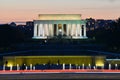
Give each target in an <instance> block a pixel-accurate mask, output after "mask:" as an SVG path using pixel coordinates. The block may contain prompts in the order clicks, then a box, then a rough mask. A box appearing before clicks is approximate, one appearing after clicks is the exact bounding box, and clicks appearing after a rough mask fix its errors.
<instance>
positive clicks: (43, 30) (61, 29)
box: [33, 14, 87, 39]
mask: <svg viewBox="0 0 120 80" xmlns="http://www.w3.org/2000/svg"><path fill="white" fill-rule="evenodd" d="M33 34H34V35H33V39H47V38H54V37H57V36H62V37H64V38H67V39H71V38H72V39H86V38H87V36H86V21H85V20H82V19H81V14H39V15H38V20H34V33H33Z"/></svg>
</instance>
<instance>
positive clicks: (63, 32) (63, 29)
mask: <svg viewBox="0 0 120 80" xmlns="http://www.w3.org/2000/svg"><path fill="white" fill-rule="evenodd" d="M63 26H64V24H62V35H63V34H64V27H63Z"/></svg>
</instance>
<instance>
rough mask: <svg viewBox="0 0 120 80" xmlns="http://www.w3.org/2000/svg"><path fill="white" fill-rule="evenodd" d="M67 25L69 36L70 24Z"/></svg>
mask: <svg viewBox="0 0 120 80" xmlns="http://www.w3.org/2000/svg"><path fill="white" fill-rule="evenodd" d="M66 27H67V34H66V35H67V36H69V29H70V24H66Z"/></svg>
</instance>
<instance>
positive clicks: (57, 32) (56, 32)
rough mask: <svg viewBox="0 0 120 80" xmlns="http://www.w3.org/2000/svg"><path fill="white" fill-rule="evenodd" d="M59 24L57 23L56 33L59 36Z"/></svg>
mask: <svg viewBox="0 0 120 80" xmlns="http://www.w3.org/2000/svg"><path fill="white" fill-rule="evenodd" d="M58 32H59V31H58V24H56V35H57V36H58Z"/></svg>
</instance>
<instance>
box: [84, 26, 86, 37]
mask: <svg viewBox="0 0 120 80" xmlns="http://www.w3.org/2000/svg"><path fill="white" fill-rule="evenodd" d="M84 37H86V24H84Z"/></svg>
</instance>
